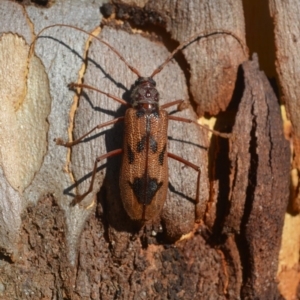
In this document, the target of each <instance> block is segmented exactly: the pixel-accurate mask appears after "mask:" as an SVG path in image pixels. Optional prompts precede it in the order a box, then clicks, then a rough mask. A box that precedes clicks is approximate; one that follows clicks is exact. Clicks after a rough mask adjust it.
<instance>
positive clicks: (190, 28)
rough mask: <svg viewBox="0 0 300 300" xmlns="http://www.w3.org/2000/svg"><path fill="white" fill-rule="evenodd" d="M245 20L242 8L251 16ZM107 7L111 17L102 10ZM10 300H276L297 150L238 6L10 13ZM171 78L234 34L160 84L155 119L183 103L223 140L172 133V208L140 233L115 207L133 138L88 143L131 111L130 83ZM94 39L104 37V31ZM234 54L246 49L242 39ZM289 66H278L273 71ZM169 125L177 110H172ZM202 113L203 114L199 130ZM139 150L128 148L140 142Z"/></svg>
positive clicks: (6, 215) (62, 4) (68, 4)
mask: <svg viewBox="0 0 300 300" xmlns="http://www.w3.org/2000/svg"><path fill="white" fill-rule="evenodd" d="M244 5H245V4H244ZM100 7H101V9H100ZM0 23H1V26H0V30H1V39H0V60H1V64H0V79H1V89H0V92H1V107H0V118H1V119H0V159H1V168H0V170H1V173H0V174H1V175H0V195H1V199H2V200H1V202H0V207H1V209H0V211H1V213H0V248H1V258H2V260H1V264H0V268H1V277H0V295H1V297H3V299H13V298H22V299H27V298H28V299H240V298H242V299H279V298H280V297H281V296H280V292H279V290H278V288H277V281H276V274H277V269H278V264H279V263H278V257H279V250H280V244H281V236H282V230H283V221H284V215H285V210H286V205H287V200H288V193H289V169H290V162H289V147H288V143H287V141H286V140H285V139H284V137H283V132H282V125H281V124H282V121H281V117H280V109H279V105H278V100H277V98H276V95H275V93H274V92H273V89H272V87H271V85H270V83H269V81H268V79H267V77H266V76H265V75H264V73H263V72H262V71H259V69H260V68H259V63H258V58H257V56H253V58H252V60H251V61H247V59H248V53H247V47H246V38H245V20H244V12H243V3H242V2H240V1H232V0H226V1H214V3H212V2H209V1H200V0H194V1H184V0H181V1H173V0H172V1H171V0H170V1H122V2H121V1H113V3H110V4H105V5H104V1H101V0H96V1H87V2H86V3H84V4H83V3H82V1H79V0H78V1H71V0H70V1H63V0H61V1H59V0H57V1H55V2H54V1H53V2H52V1H49V3H48V4H47V5H46V6H45V7H41V6H37V5H36V4H34V3H28V1H26V2H23V5H22V3H21V4H20V3H16V2H11V1H2V2H1V4H0ZM53 24H68V25H71V26H73V27H76V28H80V29H83V30H85V31H87V32H90V33H93V34H94V35H96V36H99V38H100V39H103V40H105V41H106V42H108V43H109V44H110V45H111V46H112V47H114V48H115V49H116V50H117V51H118V52H119V53H120V55H121V56H122V57H124V59H125V60H126V61H127V62H128V64H130V65H132V66H134V67H135V68H136V69H138V71H139V73H140V74H141V75H142V76H150V75H151V73H152V72H153V71H154V70H155V69H156V68H157V67H158V66H159V65H160V64H162V63H163V62H164V61H165V59H166V58H167V57H168V55H169V54H170V53H171V51H172V50H174V49H175V48H176V47H177V46H178V45H179V44H180V43H182V42H184V41H185V40H187V39H188V38H189V37H190V36H193V35H195V34H196V33H198V32H207V31H212V32H213V31H216V30H217V31H220V30H223V31H226V32H231V33H232V34H233V35H234V36H233V35H230V34H227V33H225V32H224V33H223V34H215V35H213V36H210V37H204V38H201V39H199V40H197V41H193V42H192V43H191V44H188V45H187V47H185V49H184V50H182V51H180V52H179V53H178V55H177V56H175V57H174V59H173V60H172V61H170V62H169V63H168V64H167V65H166V67H165V68H164V69H163V70H162V71H161V72H160V73H159V74H158V75H157V76H155V77H154V80H155V81H156V83H157V89H158V90H159V93H160V103H161V104H165V103H167V102H170V101H173V100H177V99H183V100H187V101H189V104H190V105H189V107H188V108H187V109H185V110H183V111H181V112H176V115H178V116H181V117H184V118H188V119H190V120H193V121H196V120H197V114H198V116H199V115H200V116H201V117H202V118H201V121H202V122H203V120H205V118H204V117H203V115H204V114H206V115H217V121H216V123H215V125H213V126H214V129H215V130H219V131H221V132H227V131H228V132H231V131H232V136H231V138H230V139H223V138H220V137H218V136H213V137H212V138H211V140H210V139H209V132H208V131H207V130H206V129H204V128H203V127H200V126H198V125H196V124H195V123H192V124H186V123H182V122H175V121H170V122H169V131H168V136H169V143H168V151H169V152H172V153H174V154H176V155H178V156H180V157H182V158H184V159H185V160H188V161H190V162H191V163H193V164H195V165H197V166H199V167H200V170H201V183H200V187H199V191H200V204H199V212H200V217H201V222H200V223H195V212H194V211H195V209H194V200H195V197H196V187H197V172H195V171H194V170H193V169H191V168H189V167H187V166H184V165H183V164H181V163H179V162H177V161H174V160H172V159H169V178H168V179H166V180H168V186H169V191H168V196H167V199H166V202H165V205H164V208H163V211H162V212H161V214H160V217H159V218H158V219H157V220H153V222H152V223H149V224H147V226H145V227H143V228H141V226H139V225H140V224H136V222H133V221H132V220H131V219H130V218H129V217H128V215H127V213H126V212H125V210H124V208H123V204H122V199H121V197H120V189H119V179H118V178H119V172H120V171H119V169H120V163H121V157H115V158H109V159H108V160H107V162H101V163H100V164H99V165H98V172H97V175H96V180H95V184H94V188H93V191H92V192H91V193H90V194H89V195H88V196H87V197H85V199H84V200H83V201H82V203H80V204H79V205H76V206H75V207H72V206H71V205H70V203H71V202H72V200H73V199H74V197H75V196H76V195H78V194H83V193H84V192H86V191H87V190H88V188H89V185H90V180H91V175H92V170H93V166H94V162H95V159H96V157H99V156H101V155H103V154H105V153H107V152H109V151H112V150H114V149H119V148H122V145H123V144H122V135H123V124H116V125H114V126H112V127H107V128H104V129H101V130H100V131H95V132H94V133H93V134H92V135H91V136H88V137H87V138H86V139H85V140H84V141H83V142H82V143H79V144H78V145H75V146H74V147H72V149H67V148H65V147H61V146H58V145H56V143H55V142H54V140H55V139H57V138H61V139H62V140H64V141H72V140H76V139H77V138H78V137H80V136H82V135H83V134H85V133H86V132H88V131H89V130H90V129H91V128H93V127H95V126H97V125H98V124H102V123H104V122H107V121H110V120H112V119H114V118H117V117H120V116H123V115H124V112H125V110H126V107H124V106H122V105H120V104H119V103H118V102H116V101H114V100H113V99H111V98H109V97H107V96H105V95H103V94H102V93H97V92H95V91H92V90H90V89H81V88H80V89H77V90H74V89H73V90H71V89H69V88H68V84H69V83H71V82H75V83H79V84H80V83H84V84H86V85H90V86H94V87H96V88H97V89H99V90H102V91H104V92H106V93H109V94H111V95H114V96H116V97H119V98H122V99H124V100H125V101H128V102H130V92H131V88H132V85H133V84H134V82H135V80H136V79H137V76H136V74H134V73H133V72H131V71H130V69H129V68H128V66H126V64H125V63H124V62H123V61H122V60H121V59H120V58H119V57H118V55H116V53H114V52H113V51H112V50H111V49H110V48H108V47H107V46H106V45H104V44H103V43H101V42H99V41H97V40H96V39H94V38H92V37H91V36H89V35H87V34H84V33H83V32H80V31H79V30H76V29H75V28H67V27H63V26H57V27H53V28H49V29H47V30H45V31H43V32H42V33H41V34H40V35H39V37H38V39H37V40H36V41H35V44H34V48H32V49H31V50H32V52H30V51H29V50H30V48H29V45H30V44H31V43H32V42H33V40H34V38H35V37H36V36H37V34H38V33H39V32H40V30H42V29H43V28H45V27H46V26H49V25H53ZM99 24H100V26H99ZM237 38H238V39H237ZM278 64H279V63H278ZM168 111H170V112H172V109H168ZM196 113H197V114H196ZM133 134H134V133H133Z"/></svg>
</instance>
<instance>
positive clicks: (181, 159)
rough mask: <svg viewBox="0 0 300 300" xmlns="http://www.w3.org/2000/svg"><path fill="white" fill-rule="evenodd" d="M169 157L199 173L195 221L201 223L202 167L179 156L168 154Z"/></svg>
mask: <svg viewBox="0 0 300 300" xmlns="http://www.w3.org/2000/svg"><path fill="white" fill-rule="evenodd" d="M168 157H171V158H173V159H175V160H177V161H179V162H181V163H183V164H185V165H187V166H188V167H191V168H193V169H194V170H195V171H197V172H198V177H197V189H196V199H195V221H196V222H200V217H201V211H200V207H199V203H200V199H199V188H200V174H201V170H200V167H198V166H197V165H194V164H193V163H191V162H189V161H188V160H185V159H184V158H182V157H180V156H177V155H175V154H173V153H170V152H168Z"/></svg>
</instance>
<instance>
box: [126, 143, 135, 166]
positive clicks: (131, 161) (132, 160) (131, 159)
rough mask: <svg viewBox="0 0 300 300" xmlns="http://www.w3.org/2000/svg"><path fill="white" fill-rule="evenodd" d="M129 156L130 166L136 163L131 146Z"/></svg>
mask: <svg viewBox="0 0 300 300" xmlns="http://www.w3.org/2000/svg"><path fill="white" fill-rule="evenodd" d="M127 156H128V161H129V164H132V163H133V162H134V152H133V151H132V149H131V147H130V145H127Z"/></svg>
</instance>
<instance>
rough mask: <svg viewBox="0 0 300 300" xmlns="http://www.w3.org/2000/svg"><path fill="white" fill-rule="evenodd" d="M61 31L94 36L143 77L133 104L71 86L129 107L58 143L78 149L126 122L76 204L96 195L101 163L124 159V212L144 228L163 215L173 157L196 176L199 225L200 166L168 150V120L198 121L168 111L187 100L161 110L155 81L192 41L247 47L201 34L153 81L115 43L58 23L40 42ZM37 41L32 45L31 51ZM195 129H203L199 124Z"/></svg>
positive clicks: (187, 42)
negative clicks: (98, 132)
mask: <svg viewBox="0 0 300 300" xmlns="http://www.w3.org/2000/svg"><path fill="white" fill-rule="evenodd" d="M57 26H60V27H69V28H73V29H76V30H79V31H81V32H84V33H86V34H88V35H90V36H92V37H93V38H95V39H96V40H98V41H100V42H101V43H103V44H104V45H106V46H107V47H109V48H110V50H112V51H113V52H114V53H115V54H116V55H117V56H118V57H119V58H120V59H121V60H122V61H123V62H124V63H125V65H126V66H127V67H128V68H129V69H130V70H131V71H132V72H133V73H135V74H136V75H137V76H138V79H137V80H136V82H135V85H134V88H133V91H132V94H131V101H132V102H131V103H130V104H128V103H127V102H126V101H124V100H123V99H121V98H119V97H116V96H113V95H111V94H109V93H106V92H104V91H102V90H99V89H97V88H95V87H92V86H89V85H85V84H77V83H71V84H69V87H70V88H77V87H79V88H87V89H92V90H94V91H97V92H99V93H102V94H104V95H106V96H107V97H109V98H111V99H112V100H114V101H116V102H118V103H120V104H122V105H125V106H126V107H127V110H126V113H125V116H124V117H118V118H116V119H113V120H111V121H108V122H105V123H103V124H100V125H98V126H96V127H94V128H92V129H91V130H90V131H89V132H87V133H86V134H84V135H83V136H81V137H80V138H78V139H76V140H75V141H72V142H64V141H62V140H61V139H56V143H57V144H58V145H61V146H65V147H73V146H74V145H76V144H78V143H79V142H81V141H82V140H83V139H84V138H85V137H87V136H88V135H89V134H91V133H92V132H93V131H95V130H97V129H101V128H104V127H106V126H109V125H113V124H116V123H118V122H121V121H124V123H125V133H124V141H123V147H122V148H120V149H115V150H113V151H110V152H108V153H106V154H104V155H102V156H99V157H98V158H96V160H95V163H94V168H93V173H92V178H91V182H90V186H89V188H88V190H87V191H86V192H85V193H83V194H82V195H77V196H76V197H75V198H74V199H73V201H72V205H75V204H77V203H79V202H81V200H82V199H84V198H85V197H86V196H87V195H88V194H89V193H90V192H91V191H92V190H93V185H94V181H95V175H96V172H97V166H98V163H99V162H101V161H102V160H104V159H106V158H109V157H113V156H116V155H121V154H122V165H121V172H120V179H119V184H120V191H121V198H122V201H123V205H124V208H125V210H126V211H127V213H128V215H129V216H130V217H131V219H133V220H139V221H142V222H143V223H145V222H147V221H151V220H153V219H154V218H156V217H157V216H158V215H159V214H160V212H161V210H162V208H163V205H164V202H165V199H166V195H167V190H168V163H167V159H168V157H170V158H172V159H175V160H177V161H179V162H181V163H183V164H185V165H187V166H188V167H190V168H192V169H194V170H195V171H196V172H197V175H198V176H197V187H196V199H195V216H196V220H198V219H199V211H198V203H199V183H200V175H201V174H200V168H199V167H198V166H197V165H195V164H193V163H191V162H189V161H187V160H185V159H183V158H181V157H179V156H177V155H174V154H172V153H169V152H168V151H167V128H168V121H169V120H174V121H180V122H186V123H196V122H195V121H192V120H189V119H186V118H182V117H178V116H173V115H169V114H168V112H167V111H166V110H165V109H166V108H169V107H171V106H175V105H177V106H178V107H179V106H180V105H181V104H183V102H184V100H175V101H171V102H169V103H166V104H164V105H161V106H159V93H158V91H157V89H156V87H155V86H156V83H155V81H154V80H153V77H154V76H155V75H157V74H158V73H159V72H161V70H162V69H163V68H164V67H165V66H166V64H167V63H168V62H169V61H170V60H171V59H172V58H173V57H174V55H175V54H176V53H177V52H178V51H179V50H182V49H183V48H185V47H186V46H188V45H189V44H190V43H192V42H193V41H196V40H198V39H200V38H202V37H208V36H211V35H216V34H227V35H231V36H232V37H234V38H235V39H236V40H237V41H238V42H239V43H240V45H242V46H243V42H242V41H241V40H240V39H239V38H238V37H237V36H236V35H235V34H233V33H232V32H229V31H225V30H215V31H213V32H202V33H197V34H196V35H194V36H192V37H190V38H189V39H188V40H187V41H185V42H184V43H181V44H180V45H179V46H178V47H177V48H176V49H175V50H174V51H173V52H172V53H171V54H170V55H169V57H168V58H167V59H166V60H165V61H164V62H163V63H162V64H161V65H160V66H159V67H158V68H156V69H155V70H154V71H153V72H152V74H151V75H150V76H149V77H143V76H142V75H141V74H140V72H139V71H138V70H137V69H136V68H134V67H133V66H131V65H130V64H129V63H128V62H127V61H126V60H125V58H124V57H123V56H122V55H121V54H120V53H119V52H118V51H117V50H116V49H115V48H113V47H112V46H111V45H110V44H108V43H107V42H105V41H104V40H101V39H100V38H98V37H96V36H94V35H92V34H90V33H89V32H86V31H84V30H82V29H79V28H76V27H73V26H70V25H65V24H55V25H51V26H47V27H45V28H44V29H43V30H41V31H40V32H39V33H38V34H37V36H36V38H35V40H36V39H37V38H38V37H39V35H40V34H41V33H42V32H43V31H44V30H46V29H48V28H52V27H57ZM35 40H34V41H33V43H32V48H33V46H34V43H35ZM196 124H197V125H199V124H198V123H196ZM133 132H134V134H133ZM212 132H213V133H215V134H217V135H219V136H223V137H229V135H228V134H221V133H218V132H215V131H212Z"/></svg>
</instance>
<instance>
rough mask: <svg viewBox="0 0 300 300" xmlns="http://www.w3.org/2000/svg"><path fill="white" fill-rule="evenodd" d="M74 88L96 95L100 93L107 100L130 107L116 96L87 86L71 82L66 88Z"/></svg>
mask: <svg viewBox="0 0 300 300" xmlns="http://www.w3.org/2000/svg"><path fill="white" fill-rule="evenodd" d="M75 87H78V88H85V89H89V90H93V91H96V92H98V93H101V94H103V95H105V96H107V97H108V98H111V99H113V100H115V101H117V102H119V103H121V104H122V105H125V106H127V107H131V105H130V104H129V103H127V102H126V101H124V100H123V99H121V98H119V97H116V96H114V95H112V94H110V93H107V92H104V91H102V90H99V89H96V88H95V87H93V86H90V85H87V84H81V83H74V82H71V83H69V84H68V88H69V89H74V88H75Z"/></svg>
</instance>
